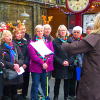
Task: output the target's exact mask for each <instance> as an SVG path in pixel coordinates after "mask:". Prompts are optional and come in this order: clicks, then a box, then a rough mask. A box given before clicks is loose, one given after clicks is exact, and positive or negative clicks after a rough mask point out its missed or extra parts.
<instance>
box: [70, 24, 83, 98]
mask: <svg viewBox="0 0 100 100" xmlns="http://www.w3.org/2000/svg"><path fill="white" fill-rule="evenodd" d="M81 39H82V27H80V26H75V27H74V28H73V30H72V37H71V38H70V42H74V41H80V40H81ZM71 58H72V59H73V60H72V61H71V66H73V69H72V72H73V78H72V79H71V80H70V89H69V91H70V94H69V98H70V99H71V98H73V99H74V98H75V95H76V92H77V87H78V84H79V80H80V76H79V78H77V75H78V73H79V72H77V69H80V70H81V67H82V61H83V54H76V55H74V56H71Z"/></svg>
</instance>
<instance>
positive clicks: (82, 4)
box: [67, 0, 90, 12]
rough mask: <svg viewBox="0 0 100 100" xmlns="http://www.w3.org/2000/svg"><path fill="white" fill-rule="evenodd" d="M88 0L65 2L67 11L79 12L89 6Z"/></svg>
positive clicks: (68, 0) (69, 0)
mask: <svg viewBox="0 0 100 100" xmlns="http://www.w3.org/2000/svg"><path fill="white" fill-rule="evenodd" d="M89 1H90V0H67V6H68V8H69V10H71V11H73V12H81V11H83V10H85V9H86V8H87V7H88V5H89Z"/></svg>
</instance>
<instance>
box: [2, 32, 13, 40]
mask: <svg viewBox="0 0 100 100" xmlns="http://www.w3.org/2000/svg"><path fill="white" fill-rule="evenodd" d="M7 35H11V36H12V33H11V32H10V31H9V30H4V31H3V32H2V36H1V42H4V37H5V36H7Z"/></svg>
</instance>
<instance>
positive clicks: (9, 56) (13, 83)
mask: <svg viewBox="0 0 100 100" xmlns="http://www.w3.org/2000/svg"><path fill="white" fill-rule="evenodd" d="M1 43H2V44H1V49H0V51H1V52H0V57H1V59H2V61H3V62H4V67H5V68H10V69H12V70H15V71H16V72H20V69H19V68H20V66H22V64H23V56H22V53H21V51H20V49H19V47H18V46H17V45H16V44H15V43H14V42H13V41H12V34H11V32H10V31H8V30H4V31H3V33H2V37H1ZM22 82H23V76H22V75H19V76H18V77H16V78H15V79H13V80H4V83H5V85H4V98H3V99H4V100H8V99H9V98H10V99H11V100H18V95H19V94H21V93H22V91H21V87H20V86H21V84H22ZM21 99H22V98H20V99H19V100H21Z"/></svg>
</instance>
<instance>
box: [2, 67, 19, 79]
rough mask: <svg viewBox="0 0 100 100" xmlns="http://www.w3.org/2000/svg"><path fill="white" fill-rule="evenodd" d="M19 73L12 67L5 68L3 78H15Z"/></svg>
mask: <svg viewBox="0 0 100 100" xmlns="http://www.w3.org/2000/svg"><path fill="white" fill-rule="evenodd" d="M17 76H18V73H17V72H16V71H14V70H12V69H7V68H3V78H4V79H7V80H12V79H15V78H16V77H17Z"/></svg>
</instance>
